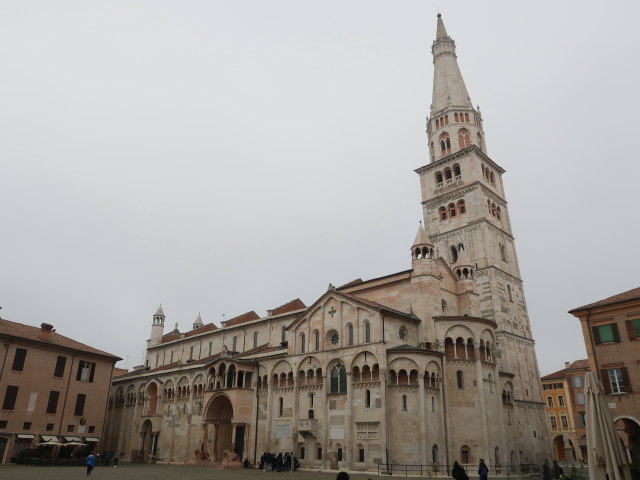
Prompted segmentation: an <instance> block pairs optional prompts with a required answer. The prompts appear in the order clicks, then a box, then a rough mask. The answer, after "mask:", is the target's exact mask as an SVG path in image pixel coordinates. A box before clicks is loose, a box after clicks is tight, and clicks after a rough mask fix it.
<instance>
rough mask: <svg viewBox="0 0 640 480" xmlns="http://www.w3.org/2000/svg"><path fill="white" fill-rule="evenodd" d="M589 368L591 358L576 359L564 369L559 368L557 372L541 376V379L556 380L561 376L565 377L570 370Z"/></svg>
mask: <svg viewBox="0 0 640 480" xmlns="http://www.w3.org/2000/svg"><path fill="white" fill-rule="evenodd" d="M588 368H589V360H587V359H584V360H576V361H575V362H572V363H570V364H569V366H568V367H565V368H563V369H562V370H558V371H557V372H553V373H550V374H548V375H545V376H544V377H542V378H541V380H555V379H560V378H565V377H566V376H567V373H569V371H570V370H576V369H577V370H586V369H588Z"/></svg>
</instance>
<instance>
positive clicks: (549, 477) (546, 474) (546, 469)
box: [542, 458, 553, 480]
mask: <svg viewBox="0 0 640 480" xmlns="http://www.w3.org/2000/svg"><path fill="white" fill-rule="evenodd" d="M542 480H553V474H552V473H551V467H550V466H549V460H547V459H546V458H545V459H544V464H543V465H542Z"/></svg>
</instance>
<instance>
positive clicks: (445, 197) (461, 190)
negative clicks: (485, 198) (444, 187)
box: [422, 180, 480, 207]
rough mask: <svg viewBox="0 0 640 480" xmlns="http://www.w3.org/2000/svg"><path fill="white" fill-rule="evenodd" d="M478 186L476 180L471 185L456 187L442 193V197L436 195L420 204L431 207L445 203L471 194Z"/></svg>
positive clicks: (478, 183)
mask: <svg viewBox="0 0 640 480" xmlns="http://www.w3.org/2000/svg"><path fill="white" fill-rule="evenodd" d="M478 185H480V181H479V180H476V181H475V182H473V183H469V184H467V185H463V186H461V187H458V188H457V189H455V190H452V191H449V192H447V193H444V194H442V195H438V196H437V197H433V198H431V199H429V200H424V201H423V202H422V205H426V206H428V207H429V206H432V205H437V204H439V203H446V202H447V201H449V200H453V199H455V198H458V197H462V196H464V195H465V194H466V193H469V192H472V191H474V190H477V187H478Z"/></svg>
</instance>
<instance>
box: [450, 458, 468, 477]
mask: <svg viewBox="0 0 640 480" xmlns="http://www.w3.org/2000/svg"><path fill="white" fill-rule="evenodd" d="M451 476H452V477H453V478H455V480H469V476H468V475H467V472H465V471H464V468H462V466H460V464H459V463H458V462H457V461H456V462H453V470H451Z"/></svg>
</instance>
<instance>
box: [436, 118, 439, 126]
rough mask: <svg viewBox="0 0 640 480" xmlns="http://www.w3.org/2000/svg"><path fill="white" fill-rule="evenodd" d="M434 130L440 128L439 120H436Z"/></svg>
mask: <svg viewBox="0 0 640 480" xmlns="http://www.w3.org/2000/svg"><path fill="white" fill-rule="evenodd" d="M436 128H440V120H439V119H437V118H436Z"/></svg>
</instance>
